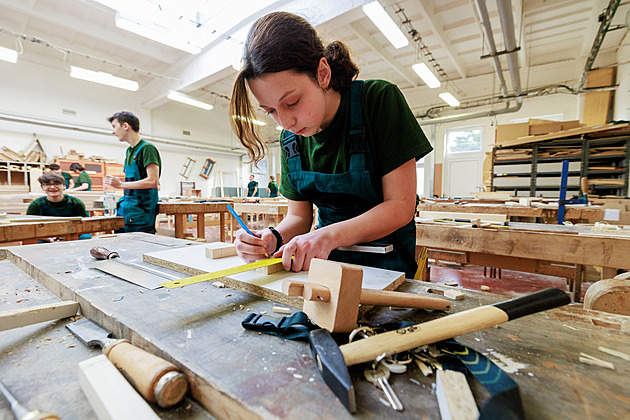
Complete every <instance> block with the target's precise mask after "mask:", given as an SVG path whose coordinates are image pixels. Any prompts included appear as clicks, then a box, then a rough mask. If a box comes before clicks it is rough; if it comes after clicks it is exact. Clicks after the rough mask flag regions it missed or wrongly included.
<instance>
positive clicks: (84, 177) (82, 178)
mask: <svg viewBox="0 0 630 420" xmlns="http://www.w3.org/2000/svg"><path fill="white" fill-rule="evenodd" d="M82 184H88V188H87V190H83V191H92V178H90V176H89V175H88V174H87V172H81V174H80V175H79V177H78V178H77V180H76V181H75V182H74V188H77V187H80V186H81V185H82Z"/></svg>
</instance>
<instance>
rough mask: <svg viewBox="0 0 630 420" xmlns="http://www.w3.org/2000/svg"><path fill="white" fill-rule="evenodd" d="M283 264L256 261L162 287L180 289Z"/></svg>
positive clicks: (271, 259) (278, 259) (276, 261)
mask: <svg viewBox="0 0 630 420" xmlns="http://www.w3.org/2000/svg"><path fill="white" fill-rule="evenodd" d="M281 262H282V258H269V259H266V260H260V261H255V262H253V263H249V264H245V265H239V266H238V267H232V268H226V269H225V270H219V271H215V272H213V273H206V274H200V275H198V276H192V277H187V278H184V279H180V280H173V281H168V282H166V283H160V286H164V287H167V288H169V289H176V288H178V287H184V286H188V285H191V284H195V283H202V282H204V281H209V280H215V279H219V278H221V277H226V276H231V275H232V274H238V273H243V272H245V271H250V270H255V269H256V268H262V267H268V266H270V265H274V264H278V263H281Z"/></svg>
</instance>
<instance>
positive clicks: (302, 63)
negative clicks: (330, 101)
mask: <svg viewBox="0 0 630 420" xmlns="http://www.w3.org/2000/svg"><path fill="white" fill-rule="evenodd" d="M322 57H325V58H326V60H327V61H328V64H329V66H330V69H331V81H330V85H329V86H330V87H331V88H332V89H334V90H336V91H341V89H343V88H344V87H347V86H350V84H351V83H352V80H353V79H354V78H355V77H356V76H357V75H358V73H359V69H358V67H357V66H356V65H355V64H354V63H353V62H352V59H351V58H350V53H349V51H348V48H347V47H346V46H345V45H344V44H343V43H341V42H339V41H334V42H332V43H330V44H329V45H328V46H327V47H326V48H324V44H323V43H322V41H321V39H320V38H319V36H318V35H317V32H316V31H315V28H313V26H311V24H310V23H308V22H307V21H306V19H304V18H302V17H300V16H297V15H294V14H291V13H287V12H274V13H270V14H268V15H266V16H263V17H262V18H260V19H258V20H257V21H256V22H255V23H254V25H253V26H252V28H251V29H250V31H249V34H248V35H247V41H246V43H245V52H244V57H243V69H242V70H241V71H240V73H239V74H238V76H237V77H236V81H235V82H234V88H233V90H232V98H231V100H230V108H229V109H230V111H229V114H230V123H231V125H232V129H233V131H234V133H235V134H236V136H237V137H238V138H239V140H240V142H241V144H243V146H244V147H245V148H246V149H247V153H248V155H249V157H250V159H251V160H252V161H254V162H259V161H260V160H262V159H263V158H264V157H265V153H266V151H267V147H266V144H265V141H264V139H262V138H261V137H260V134H259V133H258V130H257V127H256V126H255V125H254V123H253V122H252V120H253V118H254V108H253V106H252V104H251V102H250V99H249V92H248V89H247V80H248V79H255V78H257V77H260V76H262V75H264V74H267V73H278V72H281V71H285V70H293V71H295V72H297V73H303V74H307V75H308V76H310V77H311V78H313V80H315V81H317V67H318V65H319V61H320V60H321V58H322Z"/></svg>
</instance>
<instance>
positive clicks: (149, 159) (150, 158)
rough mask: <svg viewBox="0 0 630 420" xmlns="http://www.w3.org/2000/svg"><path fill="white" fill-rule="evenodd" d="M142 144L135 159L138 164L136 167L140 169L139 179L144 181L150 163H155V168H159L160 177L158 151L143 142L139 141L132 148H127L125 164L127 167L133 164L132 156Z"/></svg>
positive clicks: (160, 162) (160, 165)
mask: <svg viewBox="0 0 630 420" xmlns="http://www.w3.org/2000/svg"><path fill="white" fill-rule="evenodd" d="M143 142H144V143H146V144H145V146H144V147H143V148H142V149H141V150H140V152H139V153H138V157H137V159H136V162H137V163H138V166H139V168H140V179H144V178H146V177H147V166H149V165H150V164H152V163H155V164H156V165H157V166H159V169H160V172H159V174H160V175H162V160H161V159H160V152H158V149H157V148H156V147H155V146H154V145H153V144H151V143H149V142H148V141H145V140H141V141H140V142H139V143H138V144H136V145H135V146H134V147H129V148H127V152H128V153H127V156H128V158H127V161H126V162H125V163H126V164H127V165H131V164H132V163H133V154H134V153H135V152H136V150H138V147H140V145H141V144H142V143H143Z"/></svg>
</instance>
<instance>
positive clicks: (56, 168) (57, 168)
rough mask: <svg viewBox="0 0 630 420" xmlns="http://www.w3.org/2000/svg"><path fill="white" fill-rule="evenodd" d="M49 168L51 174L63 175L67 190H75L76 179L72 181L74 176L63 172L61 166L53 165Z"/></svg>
mask: <svg viewBox="0 0 630 420" xmlns="http://www.w3.org/2000/svg"><path fill="white" fill-rule="evenodd" d="M48 168H49V169H50V171H51V172H54V173H56V174H59V175H61V176H62V177H63V179H65V180H66V189H68V188H74V179H72V175H70V174H69V173H67V172H63V171H62V170H61V166H59V165H57V164H56V163H51V164H50V165H48Z"/></svg>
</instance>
